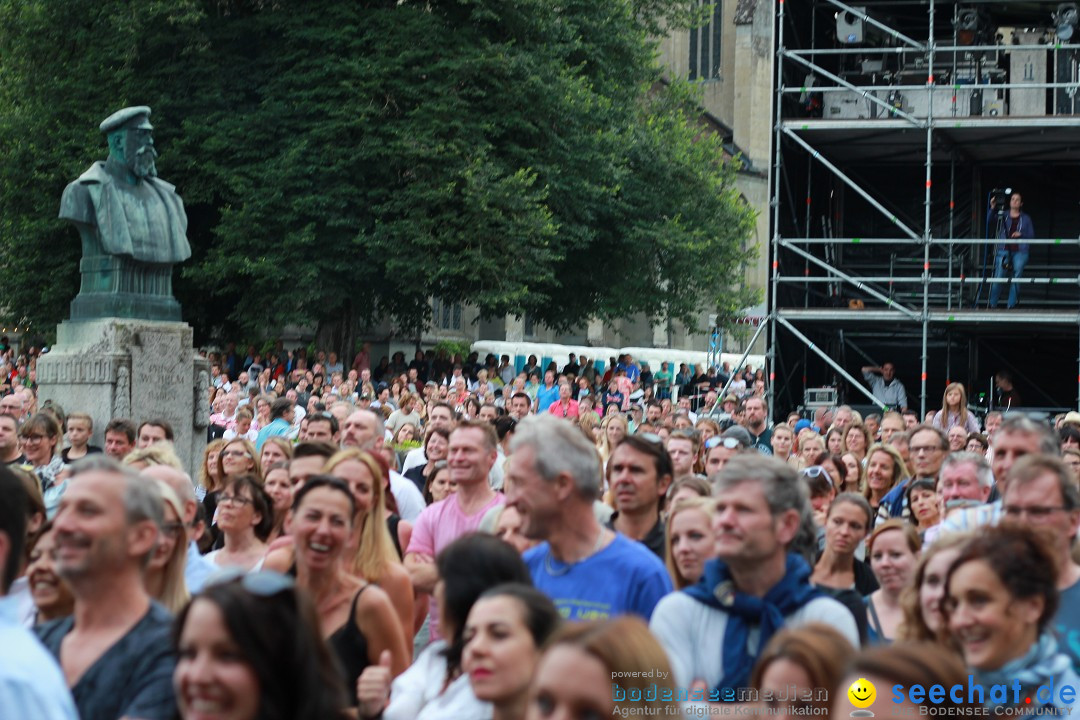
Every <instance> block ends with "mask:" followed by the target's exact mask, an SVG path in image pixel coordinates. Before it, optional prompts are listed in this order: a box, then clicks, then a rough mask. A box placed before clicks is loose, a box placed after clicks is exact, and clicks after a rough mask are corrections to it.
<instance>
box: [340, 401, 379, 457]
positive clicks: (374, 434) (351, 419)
mask: <svg viewBox="0 0 1080 720" xmlns="http://www.w3.org/2000/svg"><path fill="white" fill-rule="evenodd" d="M385 433H386V425H385V423H384V422H383V417H382V415H380V414H379V413H377V412H374V411H372V410H357V411H356V412H354V413H352V414H351V415H349V416H348V417H347V418H345V422H344V423H343V424H342V426H341V446H342V447H347V448H353V447H354V448H359V449H360V450H376V449H378V448H379V446H381V445H382V443H383V440H384V435H385Z"/></svg>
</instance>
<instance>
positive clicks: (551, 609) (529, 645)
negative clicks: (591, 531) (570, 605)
mask: <svg viewBox="0 0 1080 720" xmlns="http://www.w3.org/2000/svg"><path fill="white" fill-rule="evenodd" d="M561 620H562V617H561V616H560V615H559V611H558V610H557V609H556V608H555V604H554V603H553V602H552V601H551V599H550V598H548V596H547V595H545V594H544V593H542V592H540V591H539V590H537V589H536V588H534V587H531V586H529V585H521V584H516V583H508V584H506V585H499V586H498V587H495V588H492V589H491V590H488V591H487V592H485V593H484V594H483V595H481V596H480V598H479V599H478V600H477V601H476V602H475V603H474V604H473V606H472V609H471V610H470V611H469V617H468V620H467V621H466V623H465V633H464V635H463V638H464V642H465V649H464V652H463V653H462V659H461V668H462V670H463V671H464V672H465V673H467V674H468V676H469V684H470V685H471V686H472V690H473V695H475V696H476V699H477V700H480V701H482V702H488V703H491V705H492V708H493V712H492V715H491V717H492V720H521V718H523V717H524V715H525V709H526V707H527V705H528V702H529V688H530V685H531V682H532V677H533V673H534V672H535V671H536V664H537V662H539V660H540V649H541V648H542V647H543V646H544V643H545V642H546V641H547V639H548V637H549V636H550V635H551V633H552V632H554V631H555V629H556V628H557V627H558V626H559V624H560V622H561Z"/></svg>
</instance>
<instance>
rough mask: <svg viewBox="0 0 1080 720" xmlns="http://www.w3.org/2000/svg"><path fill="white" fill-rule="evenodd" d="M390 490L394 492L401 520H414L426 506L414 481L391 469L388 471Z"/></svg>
mask: <svg viewBox="0 0 1080 720" xmlns="http://www.w3.org/2000/svg"><path fill="white" fill-rule="evenodd" d="M390 492H392V493H393V494H394V500H396V501H397V509H398V515H399V516H400V517H401V519H402V520H408V521H409V522H415V521H416V518H417V517H419V516H420V513H421V512H423V510H424V508H425V507H427V505H426V504H425V503H424V496H423V494H421V492H420V489H419V488H417V487H416V483H414V482H413V481H412V480H410V479H409V478H407V477H405V476H404V475H401V474H400V473H396V472H394V471H393V470H391V471H390Z"/></svg>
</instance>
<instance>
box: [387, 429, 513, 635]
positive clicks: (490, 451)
mask: <svg viewBox="0 0 1080 720" xmlns="http://www.w3.org/2000/svg"><path fill="white" fill-rule="evenodd" d="M497 446H498V437H497V436H496V435H495V428H494V427H492V425H491V423H488V422H484V421H482V420H472V421H465V422H462V423H459V424H458V426H457V428H455V429H454V431H453V432H452V433H450V449H449V452H448V455H447V464H448V465H449V466H450V481H451V482H454V483H457V492H454V493H452V494H451V495H450V496H448V497H447V498H446V499H445V500H440V501H439V502H437V503H434V504H433V505H429V506H428V507H426V508H425V509H424V511H423V512H421V513H420V516H419V517H417V518H416V522H415V523H414V524H413V531H412V539H411V540H410V541H409V547H408V548H407V549H406V551H405V569H406V570H408V571H409V577H410V578H411V579H412V584H413V587H414V588H416V591H417V592H426V593H434V591H435V584H436V582H437V581H438V579H439V573H438V569H437V568H436V567H435V557H436V556H437V555H438V554H439V553H440V552H441V551H442V549H443V548H444V547H446V546H447V545H449V544H450V543H452V542H453V541H454V540H456V539H458V538H459V537H461V536H462V535H465V534H466V533H470V532H474V531H475V530H476V529H477V527H479V525H480V520H481V519H482V518H483V517H484V513H486V512H487V511H488V510H490V509H491V508H493V507H495V506H496V505H501V504H502V503H503V496H502V495H501V494H499V493H496V492H495V491H494V490H492V489H491V485H490V484H489V483H488V473H489V472H491V468H492V466H493V465H494V464H495V459H496V458H497V457H498V455H497V451H496V448H497ZM428 617H429V619H430V628H431V639H432V640H438V639H439V638H440V633H439V610H438V603H437V602H433V603H431V609H430V611H429V613H428Z"/></svg>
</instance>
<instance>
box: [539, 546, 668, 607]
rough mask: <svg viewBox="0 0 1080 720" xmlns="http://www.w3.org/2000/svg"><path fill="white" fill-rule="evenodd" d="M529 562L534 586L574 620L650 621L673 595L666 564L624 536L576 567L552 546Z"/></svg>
mask: <svg viewBox="0 0 1080 720" xmlns="http://www.w3.org/2000/svg"><path fill="white" fill-rule="evenodd" d="M524 558H525V564H526V565H528V567H529V573H530V574H531V575H532V579H533V584H534V585H536V587H537V588H538V589H539V590H541V591H543V592H544V593H545V594H547V595H548V596H549V597H550V598H551V599H552V600H553V601H554V603H555V606H556V607H557V608H559V613H560V614H561V615H562V616H563V617H564V618H566V619H568V620H574V621H581V620H603V619H606V618H609V617H615V616H616V615H625V614H628V613H633V614H635V615H640V616H641V617H643V618H644V619H645V620H648V619H649V618H650V617H651V616H652V612H653V608H655V607H656V604H657V603H658V602H660V598H662V597H664V596H665V595H667V594H668V593H669V592H671V591H672V586H671V577H670V576H669V575H668V572H667V568H665V567H664V563H662V562H660V560H659V559H658V558H657V557H656V555H654V554H653V553H652V552H651V551H650V550H649V549H648V548H646V547H645V546H644V545H642V544H641V543H639V542H635V541H634V540H631V539H629V538H628V537H626V536H625V535H620V534H618V533H616V534H615V539H614V540H612V541H611V543H610V544H609V545H608V546H607V547H606V548H604V549H603V550H601V551H600V552H598V553H596V554H595V555H592V556H590V557H587V558H585V559H584V560H582V561H581V562H579V563H574V564H572V565H565V564H563V563H561V562H559V561H558V560H556V559H555V558H553V557H552V556H551V546H549V545H548V544H547V543H546V542H545V543H541V544H540V545H538V546H537V547H534V548H533V549H531V550H529V551H528V552H526V553H525V556H524Z"/></svg>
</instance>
